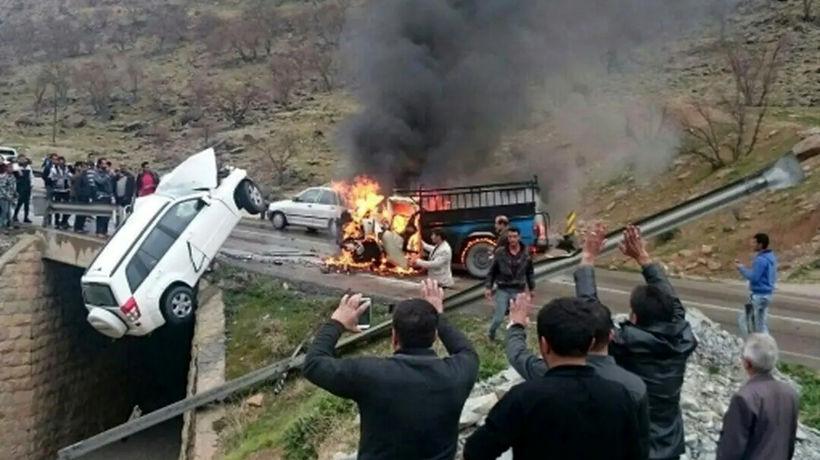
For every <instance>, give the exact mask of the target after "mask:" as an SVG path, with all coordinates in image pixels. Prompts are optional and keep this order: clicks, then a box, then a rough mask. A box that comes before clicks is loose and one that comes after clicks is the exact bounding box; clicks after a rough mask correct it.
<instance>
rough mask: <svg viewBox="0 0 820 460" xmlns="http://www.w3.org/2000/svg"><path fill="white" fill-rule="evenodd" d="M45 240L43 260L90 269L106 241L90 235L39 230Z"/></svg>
mask: <svg viewBox="0 0 820 460" xmlns="http://www.w3.org/2000/svg"><path fill="white" fill-rule="evenodd" d="M37 234H38V235H39V236H40V237H41V238H42V239H43V253H42V255H43V258H44V259H48V260H51V261H54V262H60V263H63V264H66V265H72V266H75V267H81V268H88V266H89V265H91V262H92V261H93V260H94V258H95V257H97V253H99V252H100V249H102V247H103V245H105V240H101V239H100V238H96V237H94V236H89V235H81V234H77V233H73V232H64V231H60V230H54V229H42V230H38V231H37Z"/></svg>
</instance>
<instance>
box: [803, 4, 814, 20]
mask: <svg viewBox="0 0 820 460" xmlns="http://www.w3.org/2000/svg"><path fill="white" fill-rule="evenodd" d="M802 3H803V20H804V21H813V20H814V16H812V15H811V7H812V4H813V3H814V0H803V2H802Z"/></svg>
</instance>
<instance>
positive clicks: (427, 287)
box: [421, 278, 444, 314]
mask: <svg viewBox="0 0 820 460" xmlns="http://www.w3.org/2000/svg"><path fill="white" fill-rule="evenodd" d="M421 298H422V299H424V300H426V301H428V302H430V304H431V305H432V306H433V308H435V309H436V311H437V312H438V313H439V314H442V313H444V289H443V288H441V287H440V286H439V285H438V281H435V280H431V279H429V278H428V279H426V280H424V281H422V282H421Z"/></svg>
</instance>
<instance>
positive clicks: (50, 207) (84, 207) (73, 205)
mask: <svg viewBox="0 0 820 460" xmlns="http://www.w3.org/2000/svg"><path fill="white" fill-rule="evenodd" d="M116 212H117V206H115V205H113V204H105V203H78V202H60V201H47V202H46V207H45V212H44V214H43V227H48V226H49V225H50V224H51V217H52V216H53V215H54V214H71V215H73V216H77V215H80V216H87V217H115V215H116ZM115 225H116V223H115Z"/></svg>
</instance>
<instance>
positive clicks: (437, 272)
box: [410, 228, 453, 287]
mask: <svg viewBox="0 0 820 460" xmlns="http://www.w3.org/2000/svg"><path fill="white" fill-rule="evenodd" d="M430 239H431V240H432V241H433V244H427V243H426V242H424V241H422V242H421V243H422V245H423V246H424V251H425V252H427V253H428V254H429V256H428V260H422V259H413V260H411V261H410V264H411V265H412V266H414V267H418V268H425V269H427V276H428V277H429V278H430V279H432V280H435V281H438V285H439V286H442V287H452V286H453V271H452V268H451V265H452V262H453V250H452V249H450V245H449V244H448V243H447V241H446V240H445V239H444V230H442V229H440V228H434V229H433V230H431V231H430Z"/></svg>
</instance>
